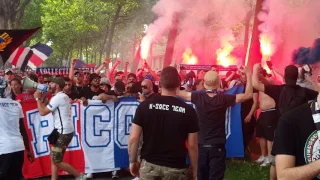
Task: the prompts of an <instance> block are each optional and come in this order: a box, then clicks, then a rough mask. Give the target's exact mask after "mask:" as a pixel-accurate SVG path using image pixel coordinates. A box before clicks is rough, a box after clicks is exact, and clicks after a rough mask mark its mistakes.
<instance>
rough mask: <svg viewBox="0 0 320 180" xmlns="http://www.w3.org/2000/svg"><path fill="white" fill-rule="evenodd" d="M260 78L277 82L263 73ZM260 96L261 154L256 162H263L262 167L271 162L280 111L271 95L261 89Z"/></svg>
mask: <svg viewBox="0 0 320 180" xmlns="http://www.w3.org/2000/svg"><path fill="white" fill-rule="evenodd" d="M259 79H260V81H261V82H262V83H263V84H268V85H274V84H275V83H274V80H273V79H272V78H268V77H264V76H263V75H262V74H260V77H259ZM259 97H260V101H259V108H260V110H261V114H260V116H259V119H258V121H257V127H256V136H257V137H259V142H260V149H261V156H260V158H259V159H258V160H257V161H256V162H257V163H261V165H260V166H261V167H265V166H268V165H270V163H271V160H270V158H271V150H272V143H273V138H274V132H275V130H276V127H277V123H278V113H277V110H276V103H275V101H274V100H273V99H272V98H271V97H270V96H268V95H266V94H265V93H263V92H261V91H260V92H259Z"/></svg>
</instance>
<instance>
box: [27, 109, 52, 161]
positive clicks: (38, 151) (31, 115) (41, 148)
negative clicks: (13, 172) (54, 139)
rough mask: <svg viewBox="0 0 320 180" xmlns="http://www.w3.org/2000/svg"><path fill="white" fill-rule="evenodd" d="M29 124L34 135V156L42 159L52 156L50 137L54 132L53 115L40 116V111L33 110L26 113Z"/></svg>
mask: <svg viewBox="0 0 320 180" xmlns="http://www.w3.org/2000/svg"><path fill="white" fill-rule="evenodd" d="M26 116H27V123H28V127H29V129H31V133H32V137H33V139H32V149H33V152H34V156H35V157H36V158H37V157H41V156H47V155H49V154H50V150H49V142H48V140H47V139H48V136H49V134H50V133H51V131H52V130H53V127H54V126H53V121H52V114H49V115H47V116H40V115H39V111H38V110H37V109H36V110H31V111H27V112H26Z"/></svg>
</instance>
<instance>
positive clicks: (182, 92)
mask: <svg viewBox="0 0 320 180" xmlns="http://www.w3.org/2000/svg"><path fill="white" fill-rule="evenodd" d="M177 96H178V97H180V98H182V99H184V100H186V101H191V92H188V91H185V90H180V89H179V90H177Z"/></svg>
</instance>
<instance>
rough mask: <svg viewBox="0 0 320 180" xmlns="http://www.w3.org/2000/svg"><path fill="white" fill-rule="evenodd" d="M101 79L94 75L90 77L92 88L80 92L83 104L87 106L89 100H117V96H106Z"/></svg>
mask: <svg viewBox="0 0 320 180" xmlns="http://www.w3.org/2000/svg"><path fill="white" fill-rule="evenodd" d="M100 80H101V77H100V76H99V75H98V74H96V73H93V74H91V75H90V79H89V81H90V84H91V86H90V87H85V88H83V90H82V91H81V92H80V95H79V99H81V100H82V101H83V104H84V105H85V106H86V105H87V104H88V99H91V100H102V101H106V100H109V99H113V100H116V98H115V96H109V95H106V94H105V91H104V90H102V89H101V88H100Z"/></svg>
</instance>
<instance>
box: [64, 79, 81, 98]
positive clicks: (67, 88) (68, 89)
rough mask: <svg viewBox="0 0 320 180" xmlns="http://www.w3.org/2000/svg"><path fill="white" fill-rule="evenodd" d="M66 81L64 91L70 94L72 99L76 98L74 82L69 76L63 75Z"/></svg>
mask: <svg viewBox="0 0 320 180" xmlns="http://www.w3.org/2000/svg"><path fill="white" fill-rule="evenodd" d="M63 80H64V82H65V86H64V88H63V92H64V93H65V94H66V95H68V96H69V98H70V99H72V100H75V99H77V96H78V95H77V93H76V92H74V91H72V82H71V80H70V78H69V77H63Z"/></svg>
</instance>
